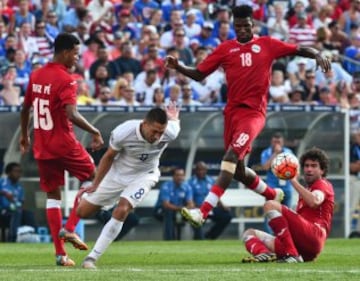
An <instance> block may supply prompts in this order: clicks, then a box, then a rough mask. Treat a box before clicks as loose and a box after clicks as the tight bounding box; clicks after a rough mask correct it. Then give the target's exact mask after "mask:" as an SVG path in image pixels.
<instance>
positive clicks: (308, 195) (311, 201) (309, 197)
mask: <svg viewBox="0 0 360 281" xmlns="http://www.w3.org/2000/svg"><path fill="white" fill-rule="evenodd" d="M291 184H292V186H293V187H294V189H295V190H296V191H297V192H298V193H299V196H300V197H301V198H303V199H304V201H305V202H306V204H307V205H308V206H309V207H311V208H316V207H317V206H318V204H317V203H316V202H315V201H316V198H315V195H314V194H313V193H312V192H310V191H309V190H307V189H306V188H305V187H304V186H302V185H301V184H300V183H299V182H298V181H297V180H296V179H292V180H291Z"/></svg>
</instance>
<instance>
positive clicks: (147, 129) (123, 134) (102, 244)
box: [77, 105, 180, 269]
mask: <svg viewBox="0 0 360 281" xmlns="http://www.w3.org/2000/svg"><path fill="white" fill-rule="evenodd" d="M178 116H179V109H178V108H176V105H171V106H169V107H168V108H167V109H166V111H165V110H163V109H160V108H154V109H151V110H150V111H149V112H148V113H147V114H146V116H145V118H144V120H142V121H141V120H129V121H127V122H125V123H123V124H120V125H119V126H117V127H116V128H115V129H114V130H113V131H112V134H111V137H110V143H109V147H108V149H107V151H106V152H105V154H104V155H103V157H102V159H101V160H100V164H99V167H98V172H97V173H96V176H95V179H94V180H93V183H92V185H91V186H90V187H89V188H87V189H86V190H85V192H87V193H88V196H87V197H85V198H82V199H81V201H80V205H79V207H78V209H77V213H78V215H79V216H80V217H82V218H85V217H89V216H90V215H91V214H93V213H94V212H96V211H98V210H99V209H100V208H101V206H104V205H113V204H115V202H117V201H118V203H117V205H116V207H115V209H114V211H113V213H112V217H111V219H110V220H109V221H108V222H107V223H106V225H105V226H104V227H103V229H102V231H101V234H100V236H99V237H98V239H97V241H96V243H95V245H94V247H93V249H92V250H91V252H90V253H89V254H88V255H87V256H86V257H85V259H84V261H83V263H82V267H83V268H87V269H94V268H96V265H95V263H96V262H97V260H98V259H99V258H100V257H101V255H103V254H104V252H105V251H106V249H107V248H108V247H109V245H110V244H111V242H112V241H113V240H114V239H115V238H116V237H117V236H118V234H119V233H120V232H121V229H122V228H123V223H124V221H125V219H126V217H127V215H128V213H129V212H131V211H132V210H133V209H134V208H136V206H137V205H138V204H139V203H140V202H141V201H142V200H143V198H144V197H145V196H146V195H147V194H148V193H149V191H150V189H151V188H152V187H153V186H154V185H155V184H156V182H157V181H158V180H159V176H160V171H159V168H158V166H159V159H160V157H161V154H162V152H163V151H164V150H165V149H166V147H167V145H168V143H169V142H171V141H173V140H174V139H175V138H176V137H177V135H178V134H179V131H180V126H179V119H178ZM160 139H161V142H160ZM134 143H136V146H134Z"/></svg>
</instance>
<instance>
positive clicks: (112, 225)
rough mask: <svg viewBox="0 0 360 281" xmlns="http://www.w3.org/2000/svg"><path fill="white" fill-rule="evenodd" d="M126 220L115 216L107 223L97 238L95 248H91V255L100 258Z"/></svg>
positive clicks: (96, 258)
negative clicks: (123, 220)
mask: <svg viewBox="0 0 360 281" xmlns="http://www.w3.org/2000/svg"><path fill="white" fill-rule="evenodd" d="M123 224H124V222H122V221H118V220H117V219H114V218H113V217H112V218H111V219H110V220H109V221H108V222H107V223H106V224H105V226H104V227H103V229H102V231H101V233H100V236H99V237H98V239H97V240H96V243H95V246H94V248H93V249H92V250H91V252H90V254H89V255H88V256H89V257H91V258H93V259H95V260H98V259H99V258H100V256H101V255H102V254H103V253H104V252H105V251H106V249H107V248H108V247H109V245H110V244H111V242H112V241H114V240H115V238H116V237H117V236H118V235H119V233H120V231H121V229H122V227H123Z"/></svg>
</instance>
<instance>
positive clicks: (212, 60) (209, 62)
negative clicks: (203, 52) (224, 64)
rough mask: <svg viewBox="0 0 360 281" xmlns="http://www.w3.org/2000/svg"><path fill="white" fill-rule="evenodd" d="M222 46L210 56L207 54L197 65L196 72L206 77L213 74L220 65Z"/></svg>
mask: <svg viewBox="0 0 360 281" xmlns="http://www.w3.org/2000/svg"><path fill="white" fill-rule="evenodd" d="M222 46H223V44H221V45H220V46H218V47H217V48H216V49H215V50H214V51H213V52H212V53H211V54H209V55H208V56H207V57H206V58H205V59H204V60H203V61H202V62H201V63H199V64H198V65H197V67H196V68H197V70H199V71H200V72H202V73H205V74H206V75H209V74H210V73H212V72H214V71H215V70H216V69H218V67H219V66H220V64H221V61H222V59H221V58H222V55H223V53H224V51H223V47H222Z"/></svg>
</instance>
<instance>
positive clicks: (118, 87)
mask: <svg viewBox="0 0 360 281" xmlns="http://www.w3.org/2000/svg"><path fill="white" fill-rule="evenodd" d="M128 86H129V82H128V81H127V80H126V79H125V78H123V77H120V78H118V79H117V80H116V82H115V84H114V86H113V87H112V94H111V95H112V97H113V98H114V100H115V101H120V100H122V98H123V96H124V90H125V89H126V88H127V87H128Z"/></svg>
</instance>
